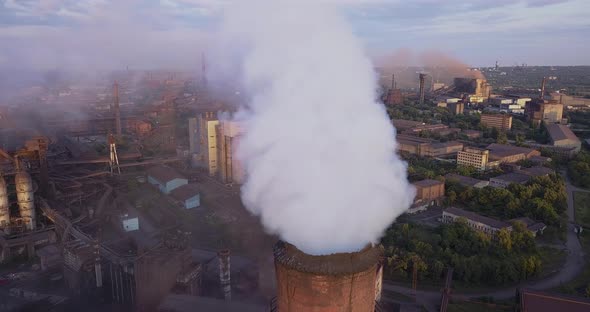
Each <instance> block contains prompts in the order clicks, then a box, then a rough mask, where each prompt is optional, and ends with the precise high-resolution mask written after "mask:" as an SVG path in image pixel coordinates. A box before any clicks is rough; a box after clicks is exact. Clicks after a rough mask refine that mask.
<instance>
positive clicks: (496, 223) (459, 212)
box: [443, 207, 510, 229]
mask: <svg viewBox="0 0 590 312" xmlns="http://www.w3.org/2000/svg"><path fill="white" fill-rule="evenodd" d="M443 212H447V213H451V214H454V215H456V216H458V217H463V218H465V219H469V220H471V221H475V222H479V223H482V224H485V225H488V226H490V227H493V228H496V229H503V228H508V227H510V224H508V223H506V222H504V221H500V220H496V219H492V218H489V217H484V216H482V215H479V214H477V213H475V212H471V211H467V210H463V209H459V208H455V207H449V208H447V209H445V210H444V211H443Z"/></svg>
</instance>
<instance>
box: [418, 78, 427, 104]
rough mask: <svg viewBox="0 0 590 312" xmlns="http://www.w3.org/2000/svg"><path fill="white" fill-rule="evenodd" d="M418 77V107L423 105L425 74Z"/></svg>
mask: <svg viewBox="0 0 590 312" xmlns="http://www.w3.org/2000/svg"><path fill="white" fill-rule="evenodd" d="M418 77H419V79H420V105H422V104H424V94H425V92H426V90H425V82H426V74H420V75H419V76H418Z"/></svg>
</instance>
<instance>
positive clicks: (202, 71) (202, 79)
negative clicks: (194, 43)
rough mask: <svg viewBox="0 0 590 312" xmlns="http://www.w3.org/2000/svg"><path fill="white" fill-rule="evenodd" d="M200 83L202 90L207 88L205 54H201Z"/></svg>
mask: <svg viewBox="0 0 590 312" xmlns="http://www.w3.org/2000/svg"><path fill="white" fill-rule="evenodd" d="M201 75H202V77H201V83H202V85H203V89H206V88H207V62H206V60H205V52H203V53H202V54H201Z"/></svg>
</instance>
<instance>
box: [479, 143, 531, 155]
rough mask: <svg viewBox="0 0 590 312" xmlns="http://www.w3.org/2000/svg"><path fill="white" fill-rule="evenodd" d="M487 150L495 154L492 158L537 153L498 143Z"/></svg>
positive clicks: (528, 149) (489, 146) (524, 148)
mask: <svg viewBox="0 0 590 312" xmlns="http://www.w3.org/2000/svg"><path fill="white" fill-rule="evenodd" d="M487 149H488V150H490V154H493V155H490V156H494V157H508V156H513V155H518V154H525V155H528V154H530V153H532V152H534V151H535V150H534V149H532V148H526V147H520V146H514V145H506V144H497V143H492V144H490V145H488V147H487Z"/></svg>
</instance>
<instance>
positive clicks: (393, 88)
mask: <svg viewBox="0 0 590 312" xmlns="http://www.w3.org/2000/svg"><path fill="white" fill-rule="evenodd" d="M395 89H396V86H395V74H391V90H395Z"/></svg>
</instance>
